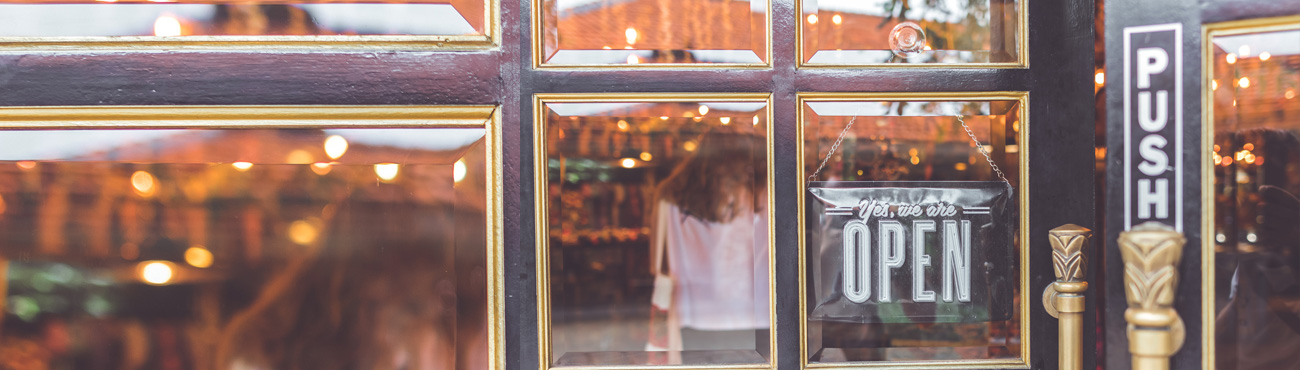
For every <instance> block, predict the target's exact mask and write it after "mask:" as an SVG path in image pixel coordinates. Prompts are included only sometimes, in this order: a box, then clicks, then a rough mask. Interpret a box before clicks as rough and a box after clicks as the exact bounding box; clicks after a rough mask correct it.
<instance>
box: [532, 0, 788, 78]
mask: <svg viewBox="0 0 1300 370" xmlns="http://www.w3.org/2000/svg"><path fill="white" fill-rule="evenodd" d="M541 6H542V19H541V20H540V24H541V25H542V26H543V31H542V32H540V33H539V37H541V42H542V49H543V50H542V54H541V56H542V63H543V64H555V65H599V64H605V65H609V64H665V63H745V64H763V63H765V62H766V61H767V1H766V0H724V1H719V0H683V1H675V2H671V1H659V0H628V1H622V0H619V1H615V0H543V1H542V2H541Z"/></svg>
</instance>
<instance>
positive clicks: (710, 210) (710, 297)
mask: <svg viewBox="0 0 1300 370" xmlns="http://www.w3.org/2000/svg"><path fill="white" fill-rule="evenodd" d="M762 140H763V139H762V138H761V137H756V136H755V135H754V134H753V133H751V132H743V131H739V130H723V128H721V127H720V128H716V129H713V130H711V131H709V132H706V133H705V134H704V135H703V136H702V137H701V139H700V140H699V143H698V144H697V145H696V150H695V152H694V153H693V154H692V155H691V156H690V157H689V158H688V159H686V160H685V161H684V162H682V163H681V164H679V165H678V166H677V167H676V168H675V169H674V170H673V171H672V174H671V175H669V176H668V178H666V179H665V180H664V181H663V182H662V183H660V184H659V186H658V189H657V190H656V197H657V199H658V201H657V205H656V207H655V217H654V219H655V233H654V235H653V237H652V240H651V242H652V253H653V254H652V258H651V261H653V262H652V269H653V270H652V272H653V273H654V274H655V275H656V277H657V278H656V284H655V296H656V297H655V299H654V304H655V307H656V308H657V309H660V310H663V311H666V313H667V314H668V315H667V316H668V317H667V322H666V324H667V328H666V329H667V331H666V333H663V334H665V335H662V336H659V337H658V338H652V340H651V343H650V346H648V347H649V348H650V349H651V350H690V351H699V350H754V349H757V350H758V351H759V353H760V354H765V353H766V352H767V349H768V346H767V345H766V343H767V339H766V335H767V330H766V329H767V328H768V327H769V322H770V320H769V314H768V308H769V306H770V303H769V287H768V240H767V229H768V228H767V217H766V213H765V206H766V204H767V192H766V186H765V185H766V177H767V176H766V168H767V166H766V157H765V154H764V153H765V151H764V150H763V147H762V145H761V144H762ZM652 336H655V335H652ZM760 343H761V344H760ZM749 360H752V359H749ZM746 361H748V360H746Z"/></svg>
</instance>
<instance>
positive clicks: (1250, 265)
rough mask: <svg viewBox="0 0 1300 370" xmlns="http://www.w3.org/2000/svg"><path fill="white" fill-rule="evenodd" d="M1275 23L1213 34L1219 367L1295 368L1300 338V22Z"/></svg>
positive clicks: (1208, 86)
mask: <svg viewBox="0 0 1300 370" xmlns="http://www.w3.org/2000/svg"><path fill="white" fill-rule="evenodd" d="M1273 28H1274V29H1275V30H1273V31H1265V32H1258V31H1252V32H1249V33H1243V32H1240V31H1235V30H1226V31H1225V32H1221V33H1220V32H1215V31H1212V32H1214V33H1212V34H1211V37H1210V38H1209V39H1208V40H1206V42H1207V43H1208V44H1209V50H1208V52H1209V53H1210V55H1209V57H1210V58H1212V60H1211V61H1210V62H1209V65H1207V66H1206V67H1207V68H1210V69H1211V76H1212V77H1211V79H1210V81H1206V82H1205V84H1204V88H1206V89H1208V90H1209V91H1207V94H1209V96H1210V97H1211V98H1210V99H1211V101H1208V102H1207V104H1212V107H1211V109H1212V113H1211V114H1212V116H1211V117H1207V118H1209V119H1211V122H1212V127H1211V129H1212V130H1213V131H1212V132H1213V134H1214V141H1213V143H1207V145H1212V148H1211V149H1213V153H1211V158H1210V160H1211V161H1212V163H1208V164H1207V169H1210V170H1211V174H1209V176H1213V181H1214V182H1213V188H1210V189H1207V191H1212V192H1213V209H1214V213H1213V217H1214V218H1213V225H1214V228H1213V233H1212V234H1211V233H1207V234H1208V235H1207V237H1212V238H1213V241H1212V243H1213V248H1214V249H1213V253H1214V260H1215V266H1214V269H1215V274H1214V276H1213V281H1214V297H1215V299H1214V311H1213V312H1211V313H1207V314H1208V315H1212V317H1214V318H1215V320H1216V323H1215V326H1214V327H1215V331H1214V356H1215V357H1214V359H1215V364H1214V365H1216V366H1217V368H1219V369H1274V368H1286V367H1292V366H1294V365H1295V363H1296V360H1295V351H1294V350H1293V349H1294V348H1297V346H1300V198H1298V197H1297V195H1300V139H1298V137H1300V97H1297V96H1296V95H1297V94H1300V69H1297V68H1296V67H1297V66H1298V65H1300V23H1294V22H1293V23H1291V24H1284V25H1281V26H1277V27H1273Z"/></svg>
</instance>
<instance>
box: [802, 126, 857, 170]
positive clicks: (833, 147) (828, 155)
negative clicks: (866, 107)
mask: <svg viewBox="0 0 1300 370" xmlns="http://www.w3.org/2000/svg"><path fill="white" fill-rule="evenodd" d="M857 120H858V116H856V115H855V116H853V118H851V119H849V124H847V125H844V131H840V137H839V138H837V139H835V144H833V145H831V150H830V151H828V152H826V158H824V159H822V164H821V165H820V166H817V170H816V171H813V174H812V175H809V176H808V181H810V182H811V181H813V179H814V178H817V175H819V174H821V173H822V169H824V168H826V162H830V161H831V156H833V155H835V151H836V150H838V149H839V148H840V143H841V142H843V141H844V135H845V134H848V133H849V129H850V128H853V122H856V121H857Z"/></svg>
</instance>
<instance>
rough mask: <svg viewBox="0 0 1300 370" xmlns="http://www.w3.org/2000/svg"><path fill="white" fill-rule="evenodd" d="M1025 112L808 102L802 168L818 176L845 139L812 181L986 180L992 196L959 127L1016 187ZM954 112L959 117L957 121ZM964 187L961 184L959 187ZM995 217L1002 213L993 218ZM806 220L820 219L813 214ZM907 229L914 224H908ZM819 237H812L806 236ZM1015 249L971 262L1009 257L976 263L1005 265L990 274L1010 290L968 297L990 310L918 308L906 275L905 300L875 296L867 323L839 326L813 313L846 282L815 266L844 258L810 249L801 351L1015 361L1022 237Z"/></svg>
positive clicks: (1013, 104) (819, 357)
mask: <svg viewBox="0 0 1300 370" xmlns="http://www.w3.org/2000/svg"><path fill="white" fill-rule="evenodd" d="M1020 108H1021V107H1020V104H1019V103H1018V102H1017V101H970V102H966V101H807V102H805V104H804V106H803V107H802V109H803V110H804V122H803V128H802V129H803V135H804V144H803V146H804V147H803V150H804V153H803V164H802V165H803V166H804V171H805V173H806V174H808V175H812V174H814V173H815V172H816V171H817V169H818V168H819V167H821V166H822V164H823V162H822V161H823V159H825V158H826V155H827V153H828V152H829V151H830V148H831V147H832V145H834V144H835V142H836V140H837V139H838V138H840V137H841V135H843V142H842V143H841V144H840V145H839V147H838V148H837V149H836V150H835V153H834V154H833V155H831V156H830V159H829V160H827V161H826V162H825V164H824V168H822V170H821V172H820V173H818V174H817V176H815V178H813V179H812V180H811V181H827V182H831V183H834V182H847V181H873V182H881V181H928V182H930V183H928V184H925V183H911V184H908V183H894V185H891V186H898V187H902V188H907V187H910V186H916V187H921V186H924V187H928V188H933V187H936V186H939V185H943V184H945V183H946V184H952V185H950V186H952V187H968V186H971V185H969V184H973V183H970V181H981V182H985V183H992V184H993V185H992V189H1000V188H1001V186H1002V184H1001V182H1002V180H1001V179H1000V178H998V176H997V175H996V173H995V172H994V171H993V168H992V167H991V166H990V165H989V163H988V160H986V159H985V157H984V155H983V154H981V153H980V152H979V150H978V149H977V147H976V146H977V143H976V142H975V141H973V140H972V139H971V137H970V136H969V135H968V134H967V132H966V130H965V129H964V128H963V126H962V123H961V122H962V121H964V122H965V123H966V126H967V127H969V129H970V131H971V133H972V134H973V135H975V137H976V138H978V139H979V143H978V144H979V145H983V147H984V148H986V149H987V150H988V152H989V155H990V157H991V158H992V159H993V160H994V161H996V162H997V165H998V167H999V168H1000V169H1001V170H1002V172H1004V173H1005V175H1006V177H1007V179H1006V180H1007V181H1009V182H1010V185H1011V186H1012V187H1013V188H1015V189H1020V186H1019V185H1020V181H1021V179H1020V178H1019V170H1018V168H1019V167H1020V166H1021V163H1020V160H1019V158H1020V157H1019V150H1020V148H1021V147H1020V145H1019V144H1020V143H1019V138H1018V137H1019V131H1020V130H1021V128H1022V126H1021V125H1022V124H1021V113H1020ZM958 115H960V116H961V117H962V120H960V121H959V120H958V119H957V117H956V116H958ZM850 121H852V122H853V125H852V126H851V127H850V128H849V129H848V130H847V132H846V131H845V128H846V126H848V125H849V122H850ZM959 181H961V182H964V183H957V182H959ZM1010 199H1011V203H1010V204H1009V205H1007V208H1010V212H1014V211H1015V209H1016V208H1018V206H1017V204H1018V200H1017V199H1018V197H1014V196H1012V197H1010ZM994 213H995V214H997V212H996V211H995V212H994ZM1011 214H1014V213H1011ZM805 217H819V215H813V214H809V215H806V216H805ZM1003 222H1006V223H1009V224H1011V225H1009V227H1010V228H1011V229H1012V230H1011V231H1012V232H1011V233H1010V235H1012V236H1014V235H1019V227H1018V225H1019V221H1018V220H1003ZM905 223H907V224H908V225H910V222H905ZM977 225H978V223H977ZM940 231H942V230H940ZM820 232H821V231H820V230H807V231H806V233H808V236H809V237H812V236H814V235H813V233H820ZM837 233H838V232H829V231H828V232H827V234H826V235H828V236H825V237H826V238H840V236H839V235H838V234H837ZM909 233H910V231H909ZM829 235H834V236H829ZM880 237H883V236H880ZM872 238H876V236H872ZM1013 238H1014V237H1013ZM828 240H829V239H828ZM837 240H838V239H837ZM907 243H908V244H907V245H908V246H909V247H908V248H911V247H910V246H911V243H912V242H907ZM1014 244H1015V245H1013V246H1010V247H1008V248H1006V249H1008V250H1010V251H1004V252H1003V253H994V252H991V251H987V250H986V251H975V252H974V253H987V255H981V256H975V257H972V260H973V261H978V260H980V259H982V258H986V257H987V258H997V257H994V256H1005V257H1001V258H1006V259H1009V260H998V261H990V263H988V264H978V265H983V266H984V267H989V266H994V265H996V266H1000V267H998V271H999V272H998V273H996V274H992V273H991V275H989V276H991V277H996V278H1000V279H1001V280H990V283H988V285H989V286H990V287H1002V288H1003V289H1005V291H991V292H989V290H990V289H992V288H983V290H981V289H979V288H980V287H976V288H977V289H976V290H975V291H973V293H972V294H984V295H988V296H987V297H975V299H974V302H975V303H976V304H979V303H981V302H986V303H984V307H974V308H973V309H972V308H969V307H965V308H963V307H958V306H961V305H948V306H945V303H943V302H938V303H917V302H919V301H913V299H912V298H907V297H911V295H912V293H910V292H912V291H913V290H914V288H913V287H915V286H916V285H913V284H914V282H912V281H911V277H909V278H907V279H905V280H897V279H896V280H895V283H896V284H894V285H898V284H902V285H901V286H900V288H894V289H898V290H900V291H901V292H902V293H898V294H900V297H903V298H898V299H895V301H894V302H887V301H881V299H880V298H875V300H874V301H868V302H867V303H865V304H864V305H865V306H869V308H871V310H874V311H863V312H868V313H866V315H869V316H868V317H859V318H857V319H855V320H838V319H833V318H823V319H818V318H817V317H816V316H817V315H814V314H815V313H818V312H820V311H818V310H815V309H816V308H819V307H821V306H823V305H824V306H827V307H829V306H830V304H829V303H831V301H828V300H825V299H822V298H818V295H819V294H821V295H823V296H825V295H826V293H825V292H828V291H830V290H831V289H830V288H827V287H828V286H832V285H833V284H841V281H840V280H839V279H842V277H841V274H840V273H839V271H838V270H835V271H830V272H825V271H820V270H817V269H816V267H817V266H819V265H818V264H819V263H824V261H821V260H816V261H815V260H814V259H815V258H818V257H819V256H822V258H825V256H828V255H830V256H832V257H835V258H841V257H840V256H839V255H832V254H831V253H826V252H822V251H820V250H817V249H815V248H821V246H820V245H819V244H815V243H810V242H809V243H806V246H805V247H806V248H808V249H807V250H806V251H805V255H806V256H807V257H806V258H807V260H806V261H805V271H806V272H807V273H808V275H807V277H806V279H807V282H806V283H805V284H807V285H806V286H805V289H806V290H807V294H808V296H807V297H806V300H807V305H808V306H806V307H805V308H804V309H805V312H807V313H808V320H809V321H808V322H806V323H805V324H806V326H805V329H804V330H806V334H807V343H805V345H806V346H807V348H808V361H809V362H810V363H833V362H863V361H929V360H971V359H1015V358H1019V356H1020V354H1021V343H1020V338H1021V326H1020V325H1021V322H1020V316H1021V313H1020V301H1019V300H1020V299H1021V298H1022V294H1021V293H1022V292H1020V291H1019V287H1020V280H1019V276H1020V275H1019V263H1018V262H1017V261H1018V259H1017V257H1016V256H1017V255H1018V254H1019V253H1018V252H1016V251H1019V250H1020V245H1019V240H1018V238H1017V239H1016V240H1014ZM995 247H996V246H995ZM871 249H878V248H877V247H876V246H875V243H874V242H873V243H872V244H871V247H870V249H868V251H870V250H871ZM917 250H920V249H917ZM932 252H933V251H932ZM868 253H871V252H868ZM879 253H880V252H874V253H872V255H874V256H876V257H871V258H879ZM913 258H921V257H916V256H906V257H904V258H903V259H902V260H900V261H902V262H899V266H904V265H908V266H910V265H909V264H912V263H914V261H913V260H912V259H913ZM930 258H931V259H932V260H933V262H931V265H930V266H933V268H934V269H936V270H937V268H939V267H941V266H942V265H941V263H942V262H941V260H940V258H939V257H938V256H932V257H930ZM873 260H874V259H873ZM877 261H878V260H877ZM903 268H911V267H903ZM989 268H991V267H989ZM823 269H825V268H823ZM909 271H910V270H909ZM831 272H833V273H831ZM906 275H910V276H915V275H911V274H906ZM932 275H937V273H934V274H931V275H926V276H928V277H927V280H928V279H929V277H935V276H932ZM990 279H992V278H990ZM939 280H941V279H935V280H934V281H926V282H925V283H924V285H923V286H928V287H933V289H934V290H935V291H936V292H939V293H940V294H942V292H941V291H940V287H942V286H943V284H942V283H941V282H940V281H939ZM994 281H996V282H997V283H996V284H995V283H993V282H994ZM819 292H820V293H819ZM877 295H879V293H877ZM997 297H1006V298H1002V299H997ZM822 308H824V307H822ZM963 309H965V310H968V311H971V312H974V314H966V315H964V316H962V317H961V318H952V317H954V316H956V315H950V314H945V313H944V312H949V313H951V312H958V310H963ZM945 310H951V311H945ZM941 311H942V312H941ZM871 312H874V313H871ZM858 315H862V314H858Z"/></svg>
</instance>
